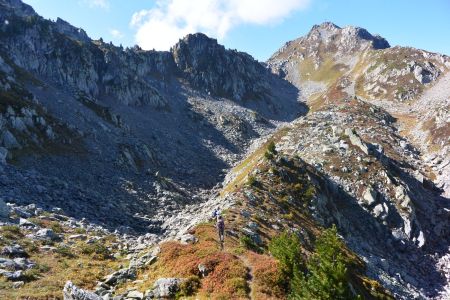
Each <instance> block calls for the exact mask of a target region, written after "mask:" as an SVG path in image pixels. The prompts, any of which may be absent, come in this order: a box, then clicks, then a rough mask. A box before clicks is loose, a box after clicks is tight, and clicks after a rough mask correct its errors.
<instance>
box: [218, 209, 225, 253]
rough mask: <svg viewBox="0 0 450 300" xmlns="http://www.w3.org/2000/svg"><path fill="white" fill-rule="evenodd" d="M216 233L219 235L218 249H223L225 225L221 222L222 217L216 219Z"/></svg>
mask: <svg viewBox="0 0 450 300" xmlns="http://www.w3.org/2000/svg"><path fill="white" fill-rule="evenodd" d="M216 227H217V232H218V233H219V241H220V247H221V248H222V249H223V240H224V233H225V223H224V222H223V218H222V216H218V217H217V224H216Z"/></svg>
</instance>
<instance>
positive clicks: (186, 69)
mask: <svg viewBox="0 0 450 300" xmlns="http://www.w3.org/2000/svg"><path fill="white" fill-rule="evenodd" d="M172 53H173V57H174V60H175V63H176V64H177V66H178V68H179V69H180V70H181V71H182V72H183V74H184V76H185V77H186V78H187V79H188V81H189V82H190V83H191V85H193V86H194V87H196V88H198V89H201V90H203V91H205V92H207V93H210V94H211V95H215V96H220V97H225V98H231V99H234V100H236V101H240V100H258V99H268V98H269V97H270V88H269V86H268V84H267V81H268V78H269V77H270V73H269V72H268V70H267V69H265V68H264V67H263V66H262V65H261V64H260V63H259V62H257V61H256V60H254V59H253V58H252V57H251V56H250V55H248V54H246V53H242V52H237V51H235V50H226V49H225V47H224V46H222V45H219V44H218V43H217V41H216V40H215V39H211V38H209V37H207V36H206V35H204V34H201V33H196V34H189V35H187V36H186V37H185V38H183V39H182V40H180V41H179V42H178V43H177V44H176V45H175V46H174V47H173V48H172Z"/></svg>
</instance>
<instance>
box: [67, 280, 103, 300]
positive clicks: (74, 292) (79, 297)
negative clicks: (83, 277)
mask: <svg viewBox="0 0 450 300" xmlns="http://www.w3.org/2000/svg"><path fill="white" fill-rule="evenodd" d="M63 294H64V300H103V299H102V297H100V296H99V295H97V294H94V293H92V292H88V291H85V290H83V289H80V288H79V287H77V286H76V285H74V284H73V283H72V282H71V281H67V282H66V284H65V285H64V289H63Z"/></svg>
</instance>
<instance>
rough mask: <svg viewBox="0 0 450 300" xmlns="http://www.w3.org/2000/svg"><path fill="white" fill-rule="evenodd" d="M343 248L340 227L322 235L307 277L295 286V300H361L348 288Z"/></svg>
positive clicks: (300, 279)
mask: <svg viewBox="0 0 450 300" xmlns="http://www.w3.org/2000/svg"><path fill="white" fill-rule="evenodd" d="M343 247H344V245H343V243H342V242H341V240H340V239H339V237H338V235H337V229H336V226H333V227H331V228H329V229H326V230H325V231H324V232H323V233H322V234H321V236H320V237H319V238H318V239H317V241H316V247H315V252H314V254H313V255H312V257H311V258H310V259H309V261H308V263H307V269H308V273H307V275H306V276H304V277H299V278H298V279H297V280H296V281H295V282H293V288H292V289H291V295H292V298H293V299H321V300H328V299H330V300H331V299H336V300H339V299H342V300H347V299H358V297H355V296H354V295H353V294H352V292H351V290H350V287H349V285H348V271H347V267H346V260H345V256H344V253H343V250H342V249H343Z"/></svg>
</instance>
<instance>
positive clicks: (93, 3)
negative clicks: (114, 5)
mask: <svg viewBox="0 0 450 300" xmlns="http://www.w3.org/2000/svg"><path fill="white" fill-rule="evenodd" d="M84 2H85V3H86V4H87V5H89V7H90V8H95V7H98V8H102V9H109V0H84Z"/></svg>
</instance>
